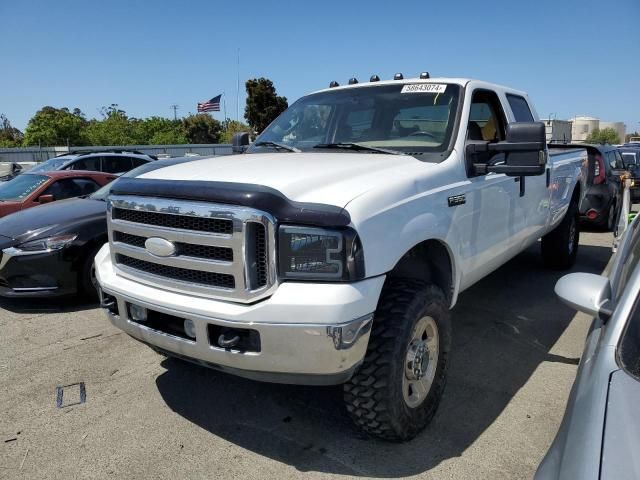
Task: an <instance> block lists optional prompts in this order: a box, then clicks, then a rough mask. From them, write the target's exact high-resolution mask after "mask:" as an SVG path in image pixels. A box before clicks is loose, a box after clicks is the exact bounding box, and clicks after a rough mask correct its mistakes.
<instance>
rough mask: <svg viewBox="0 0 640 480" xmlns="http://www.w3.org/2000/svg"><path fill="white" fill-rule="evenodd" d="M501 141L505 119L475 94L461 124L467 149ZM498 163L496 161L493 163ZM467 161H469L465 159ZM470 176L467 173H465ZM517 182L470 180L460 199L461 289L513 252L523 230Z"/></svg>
mask: <svg viewBox="0 0 640 480" xmlns="http://www.w3.org/2000/svg"><path fill="white" fill-rule="evenodd" d="M505 136H506V116H505V114H504V109H503V107H502V104H501V103H500V100H499V99H498V96H497V95H496V93H495V92H493V91H490V90H475V91H474V93H473V96H472V98H471V109H470V114H469V118H468V119H467V143H468V142H474V141H484V142H486V141H489V142H497V141H500V140H504V139H505ZM494 160H498V161H499V159H494ZM467 161H469V159H467ZM467 170H468V171H470V169H467ZM519 182H520V179H519V178H518V177H508V176H506V175H505V174H501V173H500V174H498V173H488V174H484V175H470V178H469V189H468V191H467V193H466V203H467V206H468V207H467V210H466V212H465V213H466V215H467V220H466V221H465V222H461V228H462V234H463V237H464V239H465V240H464V242H463V252H462V257H463V269H464V270H465V274H464V278H463V285H462V287H463V288H466V287H468V286H470V285H471V284H473V283H475V282H476V281H477V280H479V279H480V278H482V277H484V276H485V275H487V274H488V273H490V272H492V271H493V270H495V269H496V268H498V267H499V266H500V265H502V264H503V263H505V262H506V261H507V260H509V259H510V258H511V257H512V256H513V255H514V254H515V253H517V252H516V250H515V245H516V238H517V235H518V232H519V231H520V230H521V229H522V227H523V217H524V216H523V212H522V211H521V210H522V207H521V205H520V202H518V198H519V196H520V183H519Z"/></svg>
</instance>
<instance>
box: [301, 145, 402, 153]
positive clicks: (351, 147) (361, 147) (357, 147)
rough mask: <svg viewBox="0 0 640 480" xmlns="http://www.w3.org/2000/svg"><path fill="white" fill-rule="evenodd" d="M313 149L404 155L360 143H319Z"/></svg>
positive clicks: (396, 151)
mask: <svg viewBox="0 0 640 480" xmlns="http://www.w3.org/2000/svg"><path fill="white" fill-rule="evenodd" d="M313 148H343V149H345V150H356V151H367V152H376V153H387V154H390V155H405V154H404V153H403V152H400V151H398V150H387V149H386V148H378V147H370V146H368V145H362V144H361V143H351V142H341V143H319V144H317V145H314V146H313Z"/></svg>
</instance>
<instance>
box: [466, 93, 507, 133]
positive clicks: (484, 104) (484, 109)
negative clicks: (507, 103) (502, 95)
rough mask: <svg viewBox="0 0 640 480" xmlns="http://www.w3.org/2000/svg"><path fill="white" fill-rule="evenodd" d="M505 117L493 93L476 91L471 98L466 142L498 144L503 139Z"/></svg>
mask: <svg viewBox="0 0 640 480" xmlns="http://www.w3.org/2000/svg"><path fill="white" fill-rule="evenodd" d="M505 125H506V117H505V116H504V111H503V110H502V105H501V104H500V100H499V99H498V96H497V95H496V94H495V92H491V91H488V90H476V91H475V92H474V93H473V97H472V98H471V112H470V113H469V125H468V127H467V140H482V141H485V142H498V141H500V140H504V139H505Z"/></svg>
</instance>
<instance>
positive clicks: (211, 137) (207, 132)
mask: <svg viewBox="0 0 640 480" xmlns="http://www.w3.org/2000/svg"><path fill="white" fill-rule="evenodd" d="M182 127H183V129H184V133H185V135H186V138H187V140H188V142H189V143H220V137H221V134H222V124H221V123H220V122H219V121H218V120H216V119H215V118H213V117H211V116H210V115H207V114H206V113H199V114H197V115H189V116H188V117H184V118H183V119H182Z"/></svg>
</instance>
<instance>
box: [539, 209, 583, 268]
mask: <svg viewBox="0 0 640 480" xmlns="http://www.w3.org/2000/svg"><path fill="white" fill-rule="evenodd" d="M579 225H580V223H579V216H578V205H577V203H576V202H575V201H572V202H571V204H570V205H569V209H568V210H567V213H566V214H565V217H564V218H563V219H562V222H560V224H559V225H558V226H557V227H556V228H555V229H554V230H553V231H551V232H550V233H548V234H546V235H545V236H544V237H542V242H541V247H542V260H543V261H544V264H545V265H546V266H547V267H549V268H553V269H556V270H566V269H568V268H571V267H572V266H573V265H574V263H575V262H576V256H577V254H578V245H579V243H580V227H579Z"/></svg>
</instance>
